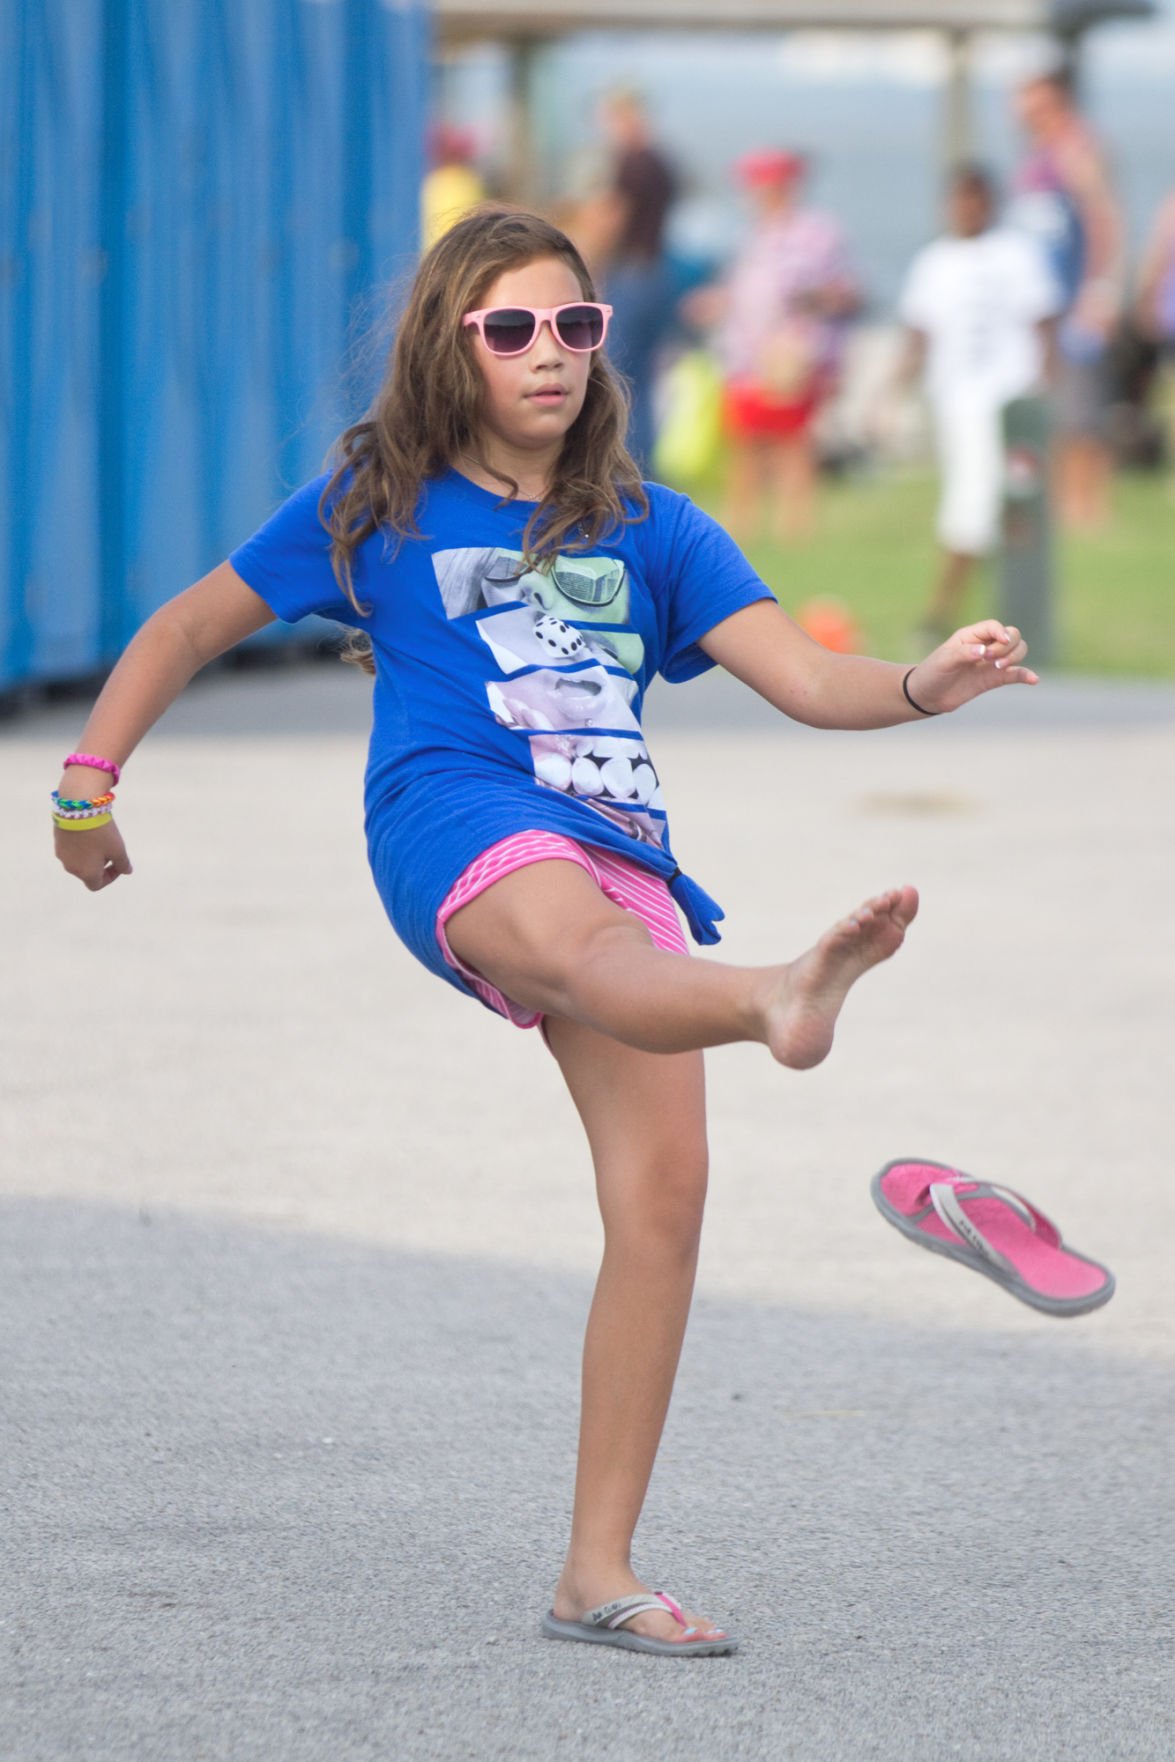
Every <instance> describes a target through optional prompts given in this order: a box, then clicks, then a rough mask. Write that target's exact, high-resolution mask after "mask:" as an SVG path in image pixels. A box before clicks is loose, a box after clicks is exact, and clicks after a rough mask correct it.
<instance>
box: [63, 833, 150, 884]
mask: <svg viewBox="0 0 1175 1762" xmlns="http://www.w3.org/2000/svg"><path fill="white" fill-rule="evenodd" d="M53 848H54V850H55V851H56V853H57V860H58V862H59V863H60V864H61V866H62V868H64V869H66V870H68V872H69V873H70V874H71V875H76V876H77V878H78V880H79V881H81V882H84V884H85V885H86V886H87V887H88V888H89V890H90V892H91V893H98V892H99V891H100V890H101V889H102V888H103V887H108V886H109V885H110V883H111V882H112V881H117V880H118V877H119V876H120V875H129V874H131V873H132V870H131V860H130V858H129V857H128V856H127V854H126V845H125V844H124V843H123V842H122V833H121V832H120V831H119V830H118V827H117V826H116V825H115V823H114V821H113V820H111V822H110V824H109V826H99V828H98V830H97V831H96V832H63V831H62V829H61V827H60V826H55V827H54V828H53Z"/></svg>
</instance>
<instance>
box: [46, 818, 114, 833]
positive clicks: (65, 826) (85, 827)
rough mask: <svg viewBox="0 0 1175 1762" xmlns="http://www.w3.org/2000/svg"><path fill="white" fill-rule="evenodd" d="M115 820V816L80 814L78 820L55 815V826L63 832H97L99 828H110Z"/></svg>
mask: <svg viewBox="0 0 1175 1762" xmlns="http://www.w3.org/2000/svg"><path fill="white" fill-rule="evenodd" d="M113 819H114V815H113V814H80V815H78V816H77V817H76V818H67V817H66V815H64V814H54V816H53V824H54V825H55V826H59V827H60V828H61V830H62V831H63V832H96V831H97V830H98V828H99V826H109V825H110V822H111V821H112V820H113Z"/></svg>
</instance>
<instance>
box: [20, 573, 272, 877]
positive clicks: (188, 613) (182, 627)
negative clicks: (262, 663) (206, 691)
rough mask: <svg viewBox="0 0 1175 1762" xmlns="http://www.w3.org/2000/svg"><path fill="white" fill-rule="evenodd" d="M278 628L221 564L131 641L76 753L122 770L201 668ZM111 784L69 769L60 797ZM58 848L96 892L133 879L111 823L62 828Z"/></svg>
mask: <svg viewBox="0 0 1175 1762" xmlns="http://www.w3.org/2000/svg"><path fill="white" fill-rule="evenodd" d="M272 622H273V613H272V612H271V611H270V609H269V607H268V606H267V605H266V604H265V601H264V600H263V599H262V598H261V597H260V595H259V594H255V593H254V592H253V589H252V588H251V587H246V585H245V583H244V582H243V581H242V580H241V578H240V576H239V575H238V574H237V572H236V570H235V569H234V568H233V567H232V565H231V564H229V563H221V564H219V565H218V566H217V567H216V568H215V569H213V570H212V572H211V574H209V575H205V576H204V577H203V579H202V580H200V581H197V582H196V583H195V585H194V586H193V587H189V588H188V589H187V590H186V591H185V592H184V593H181V594H178V595H177V596H176V598H175V599H173V600H168V601H167V603H166V605H163V606H160V608H159V610H158V611H157V612H156V613H154V614H153V616H152V617H150V618H148V620H147V622H146V623H145V624H144V625H143V628H142V629H141V630H140V631H139V633H138V635H137V636H135V637H134V638H133V639H132V641H131V642H130V643H129V645H128V646H127V649H126V651H125V653H124V654H123V656H122V658H121V659H120V660H119V662H118V664H117V666H116V667H115V668H114V671H113V672H112V673H111V675H110V677H109V679H108V680H107V681H106V684H105V685H104V686H103V687H102V691H101V694H100V695H99V698H98V701H97V703H96V704H95V705H94V708H93V710H92V711H91V714H90V719H89V721H88V722H87V723H86V726H85V729H84V730H83V732H82V737H81V739H80V741H79V742H78V745H77V751H78V752H79V753H84V754H85V755H86V756H87V757H95V756H96V757H98V758H103V759H109V760H110V761H111V763H112V764H115V765H118V766H119V767H120V768H121V767H122V766H123V765H125V764H126V761H127V760H128V758H129V757H130V755H131V753H132V752H133V751H134V749H135V747H136V746H137V745H138V744H139V742H140V740H141V739H142V738H143V736H144V734H146V732H147V730H148V729H149V728H150V727H152V725H153V724H154V723H155V722H157V721H158V720H159V717H160V716H161V715H162V714H163V712H164V710H166V709H167V707H168V705H169V704H171V703H172V702H173V701H174V700H175V699H176V698H177V697H178V696H179V694H180V692H181V691H182V690H183V688H184V686H185V685H187V683H188V681H189V680H190V679H191V678H192V676H193V675H194V674H196V673H198V672H199V671H200V668H201V667H203V666H206V665H207V663H208V662H209V661H212V660H215V658H216V656H217V655H223V654H224V653H225V652H226V651H227V650H228V649H231V648H234V647H235V646H236V644H237V643H239V642H243V641H244V639H245V638H246V637H247V636H252V635H253V633H254V631H257V630H261V629H263V628H264V626H265V625H266V624H270V623H272ZM109 783H110V777H109V775H108V774H107V773H106V772H105V771H98V770H93V769H91V768H90V767H89V766H84V765H70V766H69V767H68V768H67V769H66V770H65V771H64V772H63V773H62V776H61V782H60V783H59V784H58V786H57V790H58V794H59V795H60V796H61V797H63V798H65V799H77V798H85V799H93V798H94V797H95V796H97V795H99V794H103V793H105V791H106V790H107V788H108V786H109ZM54 844H55V849H56V852H57V856H58V859H59V860H60V862H61V863H62V864H63V865H64V867H65V868H66V869H68V871H69V873H70V874H71V875H76V876H77V877H78V879H79V880H80V881H82V882H84V883H85V885H86V886H87V887H88V888H89V889H90V891H91V892H92V893H94V892H97V891H98V889H99V888H101V887H105V886H107V885H108V883H109V882H111V881H115V880H117V879H118V877H119V875H129V874H130V872H131V865H130V861H129V859H128V857H127V854H126V846H125V845H124V844H123V841H122V836H121V834H120V833H119V830H118V827H117V826H116V825H115V824H114V822H113V820H112V821H111V822H110V824H109V825H107V826H100V827H98V828H97V830H95V831H87V832H77V831H65V830H63V829H62V828H60V827H58V828H56V834H55V839H54Z"/></svg>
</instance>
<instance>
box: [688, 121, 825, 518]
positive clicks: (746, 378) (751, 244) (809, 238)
mask: <svg viewBox="0 0 1175 1762" xmlns="http://www.w3.org/2000/svg"><path fill="white" fill-rule="evenodd" d="M806 172H807V161H806V160H805V159H804V158H803V157H802V156H801V155H800V154H799V153H792V152H785V151H783V150H781V149H771V150H767V151H762V152H756V153H748V154H746V155H744V157H743V158H742V159H740V160H739V161H738V165H737V167H736V175H737V177H738V179H739V181H740V183H741V184H742V186H743V188H744V189H745V190H746V191H747V192H748V194H749V196H750V199H751V202H752V204H753V210H754V215H753V220H752V223H751V230H750V232H749V234H748V235H747V238H746V241H745V243H744V244H743V246H742V248H741V250H740V251H739V252H738V253H737V255H736V257H735V259H734V261H733V263H732V264H731V266H730V268H729V270H728V272H727V274H726V277H725V279H724V281H723V282H722V284H721V285H720V286H718V287H716V288H707V289H702V290H700V291H699V292H698V293H697V294H695V295H694V296H692V297H691V299H690V300H689V301H688V302H687V303H686V307H685V311H686V314H687V316H688V317H690V318H691V319H692V320H693V321H694V322H696V323H698V324H701V325H717V330H718V349H719V354H720V358H721V361H722V366H723V373H724V379H725V398H724V420H725V426H726V433H727V436H728V440H729V452H728V466H727V483H726V505H725V510H724V515H723V518H724V521H725V524H726V525H727V527H728V528H729V529H730V531H731V532H732V533H733V534H734V535H735V536H736V538H739V539H740V540H741V541H742V542H744V543H745V542H747V541H748V540H749V539H751V538H753V537H754V535H755V533H756V532H757V531H758V529H759V527H760V525H761V523H762V515H763V511H764V509H766V511H767V514H768V525H769V530H770V533H771V536H772V537H773V538H774V539H776V540H779V541H787V540H790V539H794V538H799V537H804V536H806V535H807V534H808V533H810V532H811V531H812V528H813V526H814V524H815V506H816V483H817V459H816V448H815V443H814V438H813V425H814V423H815V420H816V417H817V415H818V414H819V412H820V409H821V407H822V405H823V404H824V403H825V402H826V400H827V399H828V397H829V396H830V394H831V393H832V391H833V390H834V388H835V385H836V379H837V372H838V368H839V364H840V356H841V345H842V341H843V337H844V332H845V325H846V321H847V320H848V319H849V318H851V317H852V315H853V314H854V313H855V312H856V311H857V309H858V307H859V305H860V295H859V293H858V289H857V282H856V278H855V276H854V275H853V272H852V269H851V268H850V265H849V259H848V254H847V251H846V247H845V241H844V236H843V234H842V232H841V228H840V226H839V225H838V223H837V222H836V221H835V220H833V219H832V218H831V217H830V216H829V215H827V214H821V213H818V212H817V211H816V210H814V209H810V208H805V207H802V206H801V203H800V197H801V193H802V189H803V184H804V178H805V174H806Z"/></svg>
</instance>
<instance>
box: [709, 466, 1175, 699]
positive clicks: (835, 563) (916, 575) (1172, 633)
mask: <svg viewBox="0 0 1175 1762" xmlns="http://www.w3.org/2000/svg"><path fill="white" fill-rule="evenodd" d="M693 493H694V494H695V496H696V499H697V500H698V501H699V502H700V503H701V504H702V505H703V506H704V507H706V508H708V509H710V511H711V512H713V513H715V514H718V515H719V517H721V506H720V501H721V498H720V496H719V493H718V487H717V483H716V482H712V483H707V484H705V485H703V486H699V487H698V488H696V489H695V490H694V492H693ZM936 494H937V491H936V486H935V482H934V480H933V478H932V477H931V476H930V475H929V474H922V473H919V474H917V475H910V476H906V475H901V476H888V475H878V476H875V477H867V478H856V479H851V480H848V481H843V482H833V483H830V484H828V485H827V486H826V488H825V491H824V498H823V503H822V508H821V515H820V530H819V533H818V534H817V536H816V537H815V538H813V539H811V540H808V541H806V542H804V543H801V544H796V545H793V546H790V547H784V546H782V545H777V544H771V543H767V542H760V543H757V544H753V545H749V546H748V547H747V550H748V555H749V556H750V558H751V561H752V562H753V563H754V565H755V567H756V568H757V569H758V570H759V571H760V573H761V574H762V576H763V578H764V580H766V581H767V582H769V583H770V585H771V586H772V587H773V588H775V590H776V591H777V593H778V595H779V598H780V601H781V603H782V604H783V605H784V606H785V607H786V608H787V610H788V611H789V612H792V613H793V614H794V613H795V612H796V611H797V610H798V609H799V608H800V607H802V606H803V605H804V603H805V601H807V600H811V599H824V598H833V599H838V600H841V601H843V602H844V604H845V605H846V606H847V608H848V609H849V611H850V613H851V615H852V617H853V619H854V621H855V622H856V624H857V625H858V627H859V629H860V631H861V633H862V643H861V646H862V647H863V648H864V649H866V650H867V651H868V652H869V653H870V654H876V655H881V656H883V657H886V658H888V659H893V660H901V659H904V658H906V657H907V656H909V655H910V654H912V653H913V649H912V645H911V635H912V632H913V630H914V628H915V626H916V625H917V623H918V619H919V614H920V612H921V611H922V608H923V606H924V604H925V600H926V597H927V594H928V589H929V584H930V581H931V578H932V576H933V573H934V569H935V546H934V537H933V533H934V508H935V500H936ZM1054 591H1055V594H1056V624H1057V630H1058V637H1059V648H1060V653H1059V655H1058V664H1059V665H1060V666H1061V667H1062V668H1064V669H1065V670H1070V671H1075V672H1086V673H1102V674H1119V675H1122V674H1125V675H1135V676H1137V677H1143V678H1152V679H1156V678H1157V679H1175V491H1173V490H1172V489H1171V488H1170V487H1169V483H1168V480H1167V479H1166V478H1165V477H1162V476H1157V475H1141V474H1139V475H1129V476H1123V477H1122V478H1121V479H1120V480H1119V482H1118V483H1117V484H1116V486H1115V490H1114V513H1113V519H1112V521H1111V522H1110V524H1109V526H1108V527H1107V529H1106V531H1105V532H1103V533H1098V534H1093V535H1082V536H1081V537H1079V538H1078V537H1072V536H1070V537H1066V538H1064V539H1063V540H1062V541H1061V542H1060V543H1059V544H1058V546H1057V570H1056V585H1055V590H1054ZM998 610H999V607H998V604H997V585H996V582H995V580H994V579H993V572H991V571H989V570H987V569H985V570H983V571H982V572H981V573H977V574H976V577H975V580H974V583H973V585H972V588H971V590H970V594H969V598H968V604H967V615H968V617H975V618H978V617H980V616H982V615H984V614H985V613H988V612H992V613H998Z"/></svg>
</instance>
